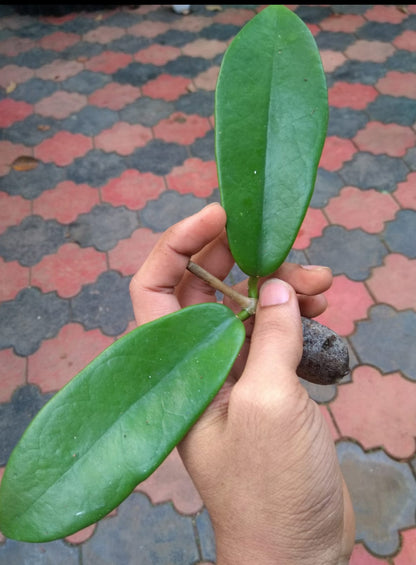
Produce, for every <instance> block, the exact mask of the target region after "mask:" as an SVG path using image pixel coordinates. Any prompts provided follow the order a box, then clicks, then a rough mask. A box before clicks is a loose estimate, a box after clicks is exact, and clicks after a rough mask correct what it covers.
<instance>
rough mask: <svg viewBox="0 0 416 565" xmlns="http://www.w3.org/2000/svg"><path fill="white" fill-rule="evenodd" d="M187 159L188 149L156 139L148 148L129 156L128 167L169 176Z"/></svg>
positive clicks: (127, 159) (142, 171)
mask: <svg viewBox="0 0 416 565" xmlns="http://www.w3.org/2000/svg"><path fill="white" fill-rule="evenodd" d="M187 157H188V151H187V149H186V147H184V146H182V145H178V144H177V143H166V142H164V141H161V140H159V139H155V140H154V141H151V142H150V143H148V144H147V145H146V147H141V148H139V149H137V150H136V151H135V152H134V153H133V154H132V155H129V156H128V157H127V158H126V165H127V167H128V168H130V169H138V170H139V171H140V172H141V173H146V172H149V173H154V174H155V175H167V174H168V173H169V172H170V171H171V170H172V169H173V167H176V166H180V165H182V164H183V163H184V161H185V159H186V158H187ZM113 176H116V175H113Z"/></svg>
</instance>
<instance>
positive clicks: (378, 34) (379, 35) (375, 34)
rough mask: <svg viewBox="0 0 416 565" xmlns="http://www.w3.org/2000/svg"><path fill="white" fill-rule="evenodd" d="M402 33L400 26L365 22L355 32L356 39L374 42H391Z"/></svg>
mask: <svg viewBox="0 0 416 565" xmlns="http://www.w3.org/2000/svg"><path fill="white" fill-rule="evenodd" d="M402 32H403V27H402V26H401V25H400V24H393V23H388V22H367V23H366V24H365V25H363V26H362V27H360V29H358V30H357V32H356V33H357V37H359V38H360V39H368V40H370V41H371V40H375V41H386V42H390V41H393V39H395V38H396V37H397V36H398V35H400V34H401V33H402Z"/></svg>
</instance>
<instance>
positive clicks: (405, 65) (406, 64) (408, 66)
mask: <svg viewBox="0 0 416 565" xmlns="http://www.w3.org/2000/svg"><path fill="white" fill-rule="evenodd" d="M415 21H416V20H415ZM384 65H385V67H386V68H387V69H391V70H399V71H402V72H405V73H406V72H407V73H412V72H413V73H414V72H416V57H415V55H414V53H410V52H409V51H405V50H401V49H398V50H397V51H395V52H394V53H393V55H392V56H391V57H389V58H388V59H387V61H385V63H384Z"/></svg>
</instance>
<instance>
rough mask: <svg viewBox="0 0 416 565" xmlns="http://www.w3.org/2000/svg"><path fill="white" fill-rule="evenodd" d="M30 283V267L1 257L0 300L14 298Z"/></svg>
mask: <svg viewBox="0 0 416 565" xmlns="http://www.w3.org/2000/svg"><path fill="white" fill-rule="evenodd" d="M28 285H29V269H28V268H26V267H22V266H21V265H19V263H18V262H17V261H7V262H6V261H4V260H3V259H2V258H1V257H0V301H4V300H13V298H15V297H16V294H17V293H18V292H20V291H21V290H22V288H25V287H26V286H28Z"/></svg>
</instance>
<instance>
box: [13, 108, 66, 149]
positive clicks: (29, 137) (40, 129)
mask: <svg viewBox="0 0 416 565" xmlns="http://www.w3.org/2000/svg"><path fill="white" fill-rule="evenodd" d="M58 123H59V122H57V121H56V120H54V119H53V118H46V117H44V116H38V115H37V114H31V115H30V116H28V117H27V118H25V119H24V120H21V121H19V122H16V123H14V124H13V125H12V126H11V127H9V128H7V130H4V131H3V135H2V137H3V139H8V140H10V141H11V142H12V143H24V144H25V145H28V146H34V145H37V144H38V143H41V142H42V141H43V140H44V139H48V138H49V137H52V136H53V135H54V134H55V133H57V132H58V130H59V126H58Z"/></svg>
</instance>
